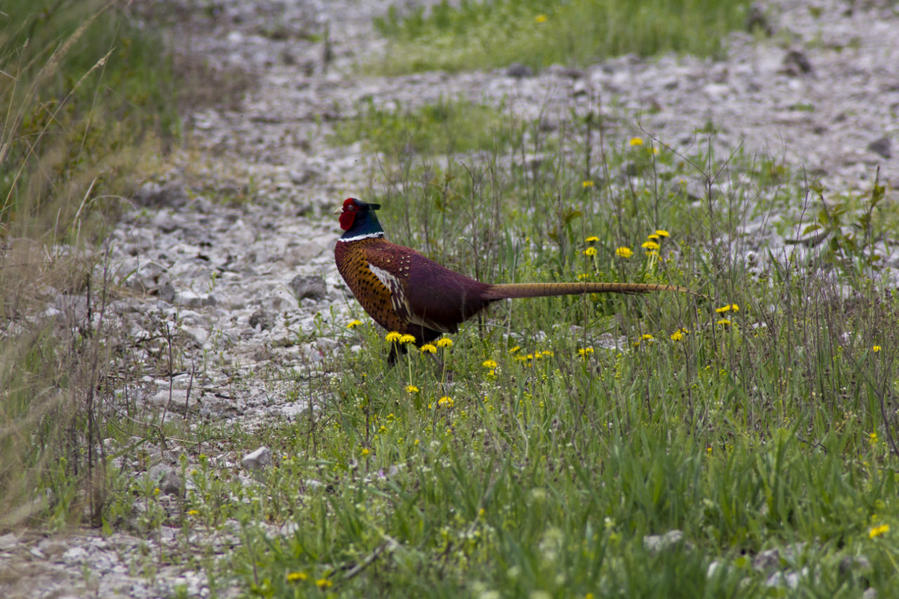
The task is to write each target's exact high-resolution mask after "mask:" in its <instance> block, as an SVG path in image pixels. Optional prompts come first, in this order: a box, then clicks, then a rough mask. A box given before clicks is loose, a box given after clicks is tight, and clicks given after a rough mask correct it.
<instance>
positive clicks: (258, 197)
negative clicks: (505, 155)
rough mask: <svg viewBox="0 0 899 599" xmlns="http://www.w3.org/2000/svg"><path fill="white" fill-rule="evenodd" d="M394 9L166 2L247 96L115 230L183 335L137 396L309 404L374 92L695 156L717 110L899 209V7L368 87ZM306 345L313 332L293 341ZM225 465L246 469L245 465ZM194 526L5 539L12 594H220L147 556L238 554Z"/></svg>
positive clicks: (247, 417)
mask: <svg viewBox="0 0 899 599" xmlns="http://www.w3.org/2000/svg"><path fill="white" fill-rule="evenodd" d="M389 5H390V3H389V2H385V1H381V0H357V1H351V0H337V1H329V0H294V1H293V2H280V1H278V2H276V1H264V0H263V1H255V2H242V1H240V0H221V1H220V2H217V3H216V4H215V5H214V6H215V10H212V11H210V10H205V9H202V10H201V8H200V7H199V5H198V4H197V3H194V2H188V1H187V0H172V1H170V2H165V3H161V6H163V7H165V9H166V10H171V13H172V14H174V15H176V19H175V20H176V21H177V25H176V26H175V35H174V36H173V41H174V44H175V46H176V47H177V48H178V49H179V51H180V52H181V53H182V54H184V55H186V56H189V57H190V58H191V60H193V61H196V62H197V63H201V62H203V63H208V64H209V65H211V67H212V68H213V69H214V70H215V71H216V72H219V73H225V74H227V73H233V72H236V71H239V72H240V73H242V74H243V75H242V77H244V80H245V81H250V82H251V85H250V87H249V88H248V89H247V90H246V92H245V93H244V94H241V95H240V96H238V97H237V98H236V99H235V100H234V101H229V102H225V103H224V107H221V108H217V109H204V110H201V111H196V112H194V113H193V114H190V115H188V118H187V131H188V142H187V144H186V145H185V147H184V148H182V149H179V150H177V151H176V153H175V155H174V156H173V157H172V159H171V160H170V168H168V169H167V170H166V171H165V172H163V173H161V174H159V175H158V176H156V177H153V178H152V179H151V180H148V181H147V182H146V183H145V184H144V185H143V186H142V188H141V190H140V192H139V193H138V194H136V196H135V197H134V198H132V201H133V205H134V210H133V211H131V212H129V213H128V214H127V215H126V217H125V218H124V220H123V221H122V222H121V223H120V225H119V226H118V227H117V228H116V229H115V230H114V231H113V232H112V234H111V236H110V239H109V244H108V248H109V260H108V264H107V268H108V269H109V272H111V273H112V274H113V275H114V276H115V277H116V278H117V279H118V280H122V281H123V287H124V289H125V290H126V292H123V293H121V294H119V297H118V299H116V301H115V302H114V303H113V304H112V305H111V311H112V313H113V314H114V317H115V320H116V322H117V325H118V326H120V327H121V328H122V330H123V331H125V332H127V335H128V337H129V338H131V339H136V340H140V339H149V338H151V337H152V336H154V335H156V334H157V333H160V332H164V331H165V330H166V329H167V327H168V328H169V330H174V331H175V334H174V336H173V343H177V344H178V346H179V348H180V350H181V351H182V352H183V356H184V360H183V364H182V366H183V368H182V369H181V372H182V374H180V375H179V376H176V377H175V378H174V379H173V381H172V387H173V389H172V392H171V393H170V391H169V382H170V381H169V379H168V378H167V377H165V376H161V375H158V374H154V372H153V369H152V368H147V369H146V370H145V371H144V372H143V375H142V376H141V378H140V379H139V380H136V381H134V382H133V383H132V384H131V385H130V387H129V388H128V389H127V391H128V393H129V394H130V396H131V397H132V398H133V399H135V401H137V402H138V403H142V404H143V405H157V406H160V407H165V408H166V410H167V412H168V413H170V414H171V416H172V417H185V416H188V415H189V416H190V417H192V418H198V419H199V418H203V419H207V420H213V421H217V422H229V421H234V422H238V423H240V424H241V425H242V426H244V427H253V426H257V425H259V424H261V423H264V422H266V421H267V420H269V419H271V418H291V417H294V416H295V415H296V414H298V413H300V412H301V411H302V410H304V409H306V407H308V406H309V405H314V397H315V383H314V380H315V378H314V377H315V373H317V372H320V371H321V367H320V365H321V364H322V363H323V362H325V361H327V360H329V359H330V358H331V357H332V356H333V355H334V351H335V349H336V347H337V344H338V342H339V341H338V339H335V338H331V337H328V336H324V335H322V334H320V333H315V331H317V330H319V329H317V328H316V324H317V323H320V322H329V321H331V320H332V319H335V318H336V319H345V315H346V313H347V311H348V310H349V308H350V307H351V302H350V299H349V297H348V295H347V291H346V290H345V288H344V286H343V284H342V282H341V281H340V279H339V276H338V274H337V271H336V269H335V267H334V265H333V258H332V248H333V243H334V240H335V239H336V237H337V235H338V229H337V227H336V218H335V217H334V216H333V215H332V214H331V212H333V209H336V207H337V206H338V203H339V202H340V201H341V200H342V198H344V197H346V196H347V195H360V196H362V195H364V191H365V190H366V189H369V188H371V187H372V186H373V185H374V186H377V184H378V182H377V181H376V180H372V175H371V173H372V172H374V170H375V169H374V165H373V163H372V162H371V161H372V158H371V157H370V156H367V155H365V154H364V153H363V152H362V149H361V147H360V145H359V144H355V145H351V146H348V147H332V146H330V145H328V143H327V142H326V137H327V135H328V133H329V132H330V131H331V128H332V124H333V122H334V121H335V120H337V119H340V118H345V117H346V116H348V115H351V114H353V113H354V111H355V110H356V109H357V107H358V106H359V105H360V101H362V100H363V99H369V98H370V99H372V100H373V101H374V102H375V103H377V104H386V103H392V102H394V101H398V102H400V103H401V104H405V105H415V104H419V103H423V102H428V101H432V100H435V99H437V98H439V97H441V96H443V97H459V96H465V97H469V98H471V99H473V100H476V101H487V102H489V101H499V100H500V99H505V100H506V104H507V106H509V107H510V109H511V110H513V111H515V112H516V113H519V114H521V115H522V116H525V117H529V118H534V117H536V116H538V115H541V114H542V115H543V116H544V118H547V119H549V120H550V121H552V119H553V118H561V117H562V115H564V114H567V113H568V112H569V111H570V109H571V108H572V107H574V108H575V109H578V110H586V109H587V107H588V106H591V104H590V102H593V101H595V99H596V98H599V99H600V100H602V101H603V110H604V111H608V112H609V114H611V115H612V116H614V117H615V122H617V123H618V125H617V128H616V130H614V131H613V132H612V134H613V135H617V136H620V137H622V138H623V137H624V136H629V135H635V134H636V135H643V136H647V135H651V136H653V137H656V138H658V139H661V140H662V141H663V142H665V143H667V144H669V145H672V146H674V147H676V148H680V149H686V148H691V147H695V144H696V143H698V142H702V141H703V140H702V139H697V135H696V134H695V133H694V131H695V130H696V129H698V128H701V127H703V126H704V125H705V124H706V123H707V122H708V121H709V120H711V121H712V122H714V123H715V124H716V125H717V126H718V127H719V129H720V133H719V135H718V138H717V140H716V144H718V145H719V147H720V148H721V149H722V150H724V151H728V150H733V149H734V148H737V147H740V146H741V145H742V147H743V148H744V149H745V150H747V151H749V152H751V153H754V152H764V153H767V154H770V155H774V156H776V157H779V158H783V159H784V160H786V161H787V162H788V163H789V164H791V165H794V166H796V167H801V168H805V169H808V170H809V171H810V172H813V173H814V174H815V175H816V176H819V177H821V179H822V181H823V182H824V184H825V185H826V187H827V188H828V189H830V190H832V191H848V190H862V189H869V188H870V186H871V184H872V182H873V178H874V171H875V168H876V167H877V166H879V167H880V177H881V181H882V182H886V183H887V185H888V201H894V202H895V201H897V199H899V197H897V193H896V191H895V190H896V189H897V188H899V145H897V144H899V118H897V113H899V8H897V7H896V5H895V3H892V2H888V1H882V2H876V1H868V2H854V3H852V2H847V1H846V0H818V1H814V0H772V1H770V2H767V3H764V4H763V5H762V6H763V7H764V10H765V13H766V14H767V15H768V19H769V23H770V25H771V26H772V28H773V30H774V33H773V35H772V36H771V37H769V38H767V39H763V40H756V39H753V38H752V37H751V36H749V35H748V34H745V33H737V34H734V35H733V36H732V37H731V38H730V46H729V47H730V51H729V57H728V59H727V60H725V61H721V62H713V61H708V60H699V59H695V58H691V57H674V56H665V57H662V58H660V59H657V60H652V61H646V60H640V59H637V58H634V57H621V58H616V59H613V60H609V61H605V62H603V63H600V64H597V65H593V66H591V67H589V68H586V69H580V70H571V69H565V68H549V69H547V70H546V71H545V72H543V73H541V74H539V75H537V76H526V77H516V76H511V75H510V73H509V72H508V71H506V70H496V71H487V72H471V73H460V74H453V75H450V74H446V73H424V74H416V75H408V76H401V77H394V78H382V77H374V76H367V75H365V74H364V73H359V72H358V71H357V70H356V69H355V66H354V65H355V64H356V63H357V62H358V60H359V59H360V58H365V57H368V56H372V55H374V54H376V53H378V52H383V51H384V49H385V45H384V43H383V41H381V40H379V39H378V38H377V37H376V36H375V34H374V32H373V31H372V29H371V25H370V24H371V19H372V17H373V16H376V15H378V14H383V13H384V12H385V11H386V9H387V7H388V6H389ZM154 6H155V10H159V5H154ZM891 6H892V7H891ZM812 8H814V10H812ZM326 30H327V31H329V38H330V40H331V44H330V50H329V51H328V53H329V54H330V60H329V61H327V63H326V61H325V60H324V56H325V54H326V49H325V45H324V44H323V43H322V42H321V41H307V40H308V39H309V38H310V35H313V34H321V33H322V32H324V31H326ZM227 80H228V79H227V77H225V78H223V79H222V81H227ZM220 84H221V82H220V81H215V82H210V87H211V88H212V89H207V90H205V91H206V92H207V93H213V94H214V93H216V90H217V88H216V86H218V85H220ZM221 90H222V91H221V93H222V95H223V96H225V95H227V93H228V91H229V90H228V86H227V85H225V84H221ZM591 99H592V100H591ZM613 99H615V100H616V102H614V103H613V102H611V100H613ZM592 105H593V106H595V104H592ZM612 106H614V108H613V107H612ZM812 108H813V109H812ZM222 198H227V201H223V199H222ZM771 242H772V243H777V240H776V239H773V240H771ZM75 301H77V298H75ZM176 320H177V322H176ZM298 334H303V335H304V336H305V338H307V339H308V342H305V343H301V344H296V343H295V340H296V339H297V335H298ZM131 356H132V360H133V361H134V362H135V363H136V364H149V363H152V362H153V360H154V359H155V358H154V354H153V348H152V347H151V344H148V343H136V344H135V347H134V348H132V349H131ZM289 367H296V368H298V370H301V371H302V372H305V373H307V374H309V375H310V376H312V381H313V382H312V383H311V384H310V386H309V387H308V388H307V389H306V390H305V392H304V393H301V394H300V398H299V399H296V397H293V396H291V395H290V394H289V393H288V391H289V390H290V389H291V388H292V387H291V385H294V386H295V383H291V382H289V381H285V380H283V372H284V371H286V369H288V368H289ZM289 397H292V398H291V399H289ZM177 454H178V451H177V448H176V447H171V446H170V447H169V448H168V449H167V450H166V451H161V450H160V451H158V452H157V453H156V454H154V455H153V456H151V457H153V458H154V460H155V461H156V462H157V463H158V468H157V471H156V472H155V475H157V476H160V477H162V478H163V479H165V478H166V477H168V476H172V475H173V474H174V469H172V468H171V466H170V464H175V463H176V462H175V459H176V457H177ZM218 459H219V460H220V462H219V464H220V465H225V464H232V465H233V464H238V463H239V462H240V459H241V456H239V455H227V454H225V455H222V456H218ZM124 465H125V466H126V467H135V468H136V467H138V465H137V464H136V463H134V464H130V463H126V464H124ZM173 485H174V486H175V487H177V482H175V483H173ZM172 490H173V491H174V490H175V489H174V488H173V489H172ZM180 535H182V531H181V530H180V529H167V528H165V527H163V532H161V533H160V534H159V535H157V536H155V537H153V538H145V537H141V538H138V537H135V536H132V535H130V534H127V533H125V532H117V533H115V534H112V535H110V536H106V537H104V536H102V535H100V534H99V533H98V532H97V531H93V530H81V531H76V532H74V533H70V534H67V535H54V536H46V535H42V534H38V533H10V534H7V535H4V536H0V596H4V597H10V598H12V597H82V596H88V595H90V596H99V597H114V596H122V597H165V596H169V595H170V594H172V592H173V589H175V588H176V587H177V586H178V585H181V586H182V587H183V588H184V589H186V590H187V592H188V594H189V595H190V596H205V595H208V592H209V590H208V588H207V587H206V581H205V577H204V576H203V575H202V573H200V572H195V571H192V570H190V569H188V568H186V567H185V566H179V565H177V564H174V563H172V564H170V563H167V561H166V560H165V559H161V560H156V559H155V557H153V556H157V555H165V554H166V551H167V550H172V551H175V550H176V548H177V547H182V548H183V547H184V546H185V543H186V544H187V546H190V547H198V546H209V545H212V546H215V547H217V548H218V550H219V551H226V550H227V547H228V545H229V543H232V542H236V541H235V540H234V539H232V538H230V536H229V534H228V533H227V532H222V533H220V534H219V535H216V536H211V537H210V536H204V537H200V536H198V535H191V536H190V537H189V538H186V539H185V538H182V537H181V536H180ZM148 556H150V557H149V558H148ZM148 560H153V561H155V563H154V565H155V574H154V575H152V576H148V575H146V572H147V569H146V568H145V565H146V563H147V561H148Z"/></svg>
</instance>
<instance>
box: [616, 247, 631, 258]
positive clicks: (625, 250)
mask: <svg viewBox="0 0 899 599" xmlns="http://www.w3.org/2000/svg"><path fill="white" fill-rule="evenodd" d="M615 255H616V256H618V257H619V258H630V257H631V256H633V255H634V252H633V250H631V248H629V247H625V246H621V247H620V248H616V249H615Z"/></svg>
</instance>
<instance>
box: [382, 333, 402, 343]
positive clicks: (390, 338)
mask: <svg viewBox="0 0 899 599" xmlns="http://www.w3.org/2000/svg"><path fill="white" fill-rule="evenodd" d="M402 338H403V336H402V335H400V334H399V333H398V332H397V331H390V332H389V333H387V335H385V336H384V339H386V340H387V342H388V343H396V342H397V341H399V340H400V339H402Z"/></svg>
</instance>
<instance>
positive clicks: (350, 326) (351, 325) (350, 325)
mask: <svg viewBox="0 0 899 599" xmlns="http://www.w3.org/2000/svg"><path fill="white" fill-rule="evenodd" d="M360 324H362V321H361V320H356V319H355V318H354V319H353V320H351V321H349V322H348V323H346V328H348V329H354V328H356V327H358V326H359V325H360Z"/></svg>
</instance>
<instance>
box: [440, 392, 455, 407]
mask: <svg viewBox="0 0 899 599" xmlns="http://www.w3.org/2000/svg"><path fill="white" fill-rule="evenodd" d="M454 403H455V402H454V401H453V398H452V397H450V396H448V395H444V396H443V397H441V398H440V399H438V400H437V405H438V406H440V407H441V408H451V407H453V404H454Z"/></svg>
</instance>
